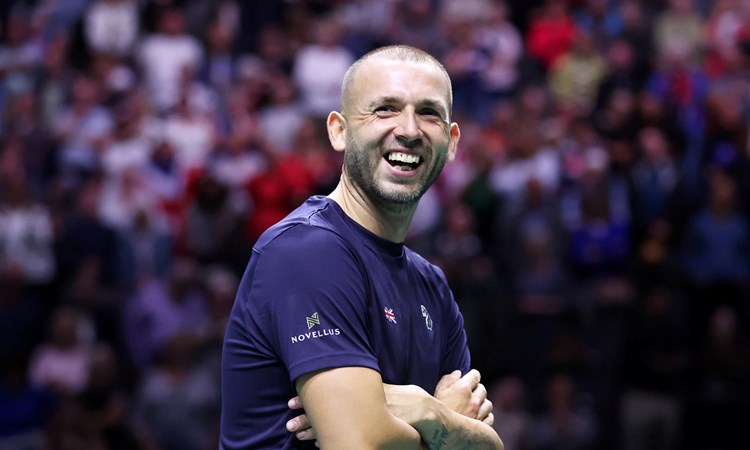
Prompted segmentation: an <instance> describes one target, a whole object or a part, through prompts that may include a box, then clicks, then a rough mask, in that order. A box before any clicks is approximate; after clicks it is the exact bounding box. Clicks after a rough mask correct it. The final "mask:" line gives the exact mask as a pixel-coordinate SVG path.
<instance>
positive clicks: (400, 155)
mask: <svg viewBox="0 0 750 450" xmlns="http://www.w3.org/2000/svg"><path fill="white" fill-rule="evenodd" d="M384 158H385V160H386V161H388V164H390V165H391V166H393V167H394V168H395V169H398V170H401V171H404V172H408V171H411V170H415V169H416V168H417V167H419V166H420V165H421V164H422V158H421V157H420V156H419V155H414V154H411V153H404V152H389V153H387V154H386V155H385V157H384Z"/></svg>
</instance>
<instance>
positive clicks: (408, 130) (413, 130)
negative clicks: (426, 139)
mask: <svg viewBox="0 0 750 450" xmlns="http://www.w3.org/2000/svg"><path fill="white" fill-rule="evenodd" d="M394 132H395V135H396V138H397V139H398V140H399V142H401V143H402V144H404V145H415V144H417V143H419V142H421V141H422V130H421V129H420V128H419V122H418V120H417V114H416V113H415V112H414V111H410V110H409V109H406V110H404V111H403V113H402V114H401V115H400V117H399V123H398V126H397V127H396V129H395V130H394Z"/></svg>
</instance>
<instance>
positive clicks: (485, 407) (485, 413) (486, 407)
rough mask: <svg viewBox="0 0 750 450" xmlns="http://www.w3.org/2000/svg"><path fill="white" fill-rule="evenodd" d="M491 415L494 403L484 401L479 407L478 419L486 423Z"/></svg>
mask: <svg viewBox="0 0 750 450" xmlns="http://www.w3.org/2000/svg"><path fill="white" fill-rule="evenodd" d="M491 414H492V402H491V401H489V400H485V401H483V402H482V404H481V405H480V406H479V411H477V419H479V420H481V421H484V420H485V419H486V418H487V417H489V416H490V415H491Z"/></svg>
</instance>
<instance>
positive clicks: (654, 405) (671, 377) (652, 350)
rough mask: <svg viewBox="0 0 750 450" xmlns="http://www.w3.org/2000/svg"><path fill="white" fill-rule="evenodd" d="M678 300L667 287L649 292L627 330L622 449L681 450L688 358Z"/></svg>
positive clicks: (660, 287)
mask: <svg viewBox="0 0 750 450" xmlns="http://www.w3.org/2000/svg"><path fill="white" fill-rule="evenodd" d="M679 300H681V299H680V298H679V297H678V296H677V295H676V294H675V293H674V292H671V290H670V288H669V287H667V286H656V287H653V288H651V289H649V290H648V291H647V292H646V295H645V298H644V300H643V302H642V304H641V305H640V306H639V308H638V311H637V315H636V316H635V317H634V319H635V320H634V321H633V323H632V326H631V327H630V328H629V332H628V336H627V344H626V346H625V348H626V354H625V364H624V367H625V386H626V387H625V392H624V393H623V395H622V399H621V402H620V424H621V436H622V443H623V449H624V450H640V449H644V448H663V449H677V448H679V444H680V440H679V436H680V434H681V433H680V431H681V430H680V427H681V415H682V413H683V411H684V402H683V401H682V395H683V392H684V389H685V387H686V385H685V383H686V381H687V378H686V375H687V369H688V364H689V358H690V355H689V352H688V347H687V344H688V342H687V331H688V330H687V327H686V325H687V324H686V323H685V317H684V314H683V313H684V311H680V309H681V307H680V305H679V303H678V301H679Z"/></svg>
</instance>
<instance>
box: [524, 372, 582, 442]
mask: <svg viewBox="0 0 750 450" xmlns="http://www.w3.org/2000/svg"><path fill="white" fill-rule="evenodd" d="M546 387H547V389H546V400H547V402H546V407H545V409H544V411H543V412H542V413H540V414H537V415H535V417H534V419H533V423H532V425H531V430H530V432H529V441H530V443H531V447H532V448H537V449H573V448H574V449H588V448H593V447H592V446H593V444H594V440H595V438H596V432H597V423H596V419H595V417H594V415H593V411H592V410H591V407H590V405H588V404H587V403H586V401H585V398H583V397H582V396H581V395H580V393H579V391H578V388H577V386H576V383H575V381H574V380H573V379H572V378H571V377H570V376H569V375H565V374H560V375H555V376H553V377H551V378H550V379H549V380H548V381H547V386H546Z"/></svg>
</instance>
